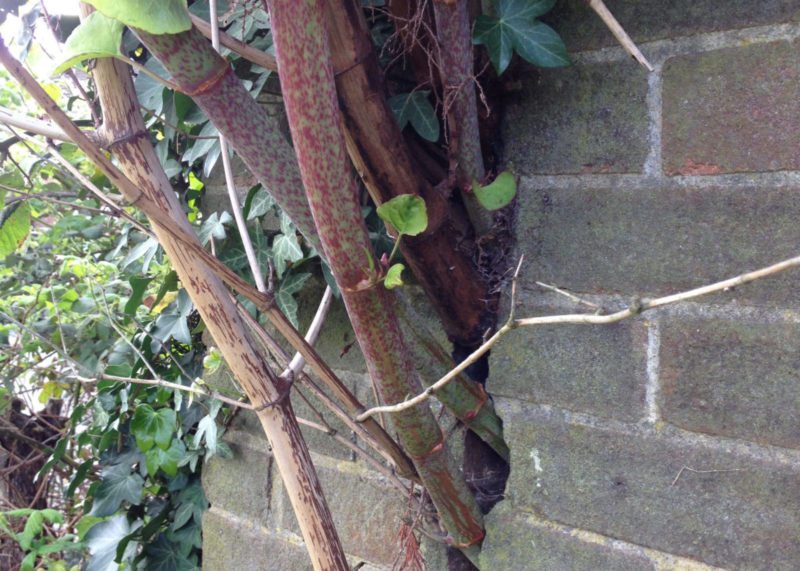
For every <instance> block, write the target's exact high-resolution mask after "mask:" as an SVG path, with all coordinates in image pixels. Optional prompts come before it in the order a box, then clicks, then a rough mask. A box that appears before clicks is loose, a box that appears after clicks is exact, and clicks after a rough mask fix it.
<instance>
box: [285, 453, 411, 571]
mask: <svg viewBox="0 0 800 571" xmlns="http://www.w3.org/2000/svg"><path fill="white" fill-rule="evenodd" d="M317 474H318V475H319V478H320V481H321V482H322V488H323V491H324V492H325V498H326V499H327V500H328V505H329V506H330V508H331V512H332V513H333V520H334V522H335V523H336V529H337V530H338V532H339V537H340V538H341V540H342V545H343V546H344V549H345V551H347V553H348V554H351V555H353V556H355V557H363V558H364V559H366V560H368V561H371V562H373V563H377V564H384V565H391V564H392V562H393V560H394V558H395V556H396V555H397V546H396V538H397V533H398V531H399V530H400V526H401V524H402V520H401V518H402V517H403V514H404V513H405V506H406V501H405V500H404V498H403V496H402V494H401V493H400V492H399V491H398V490H397V489H396V488H393V487H391V485H390V484H388V483H387V482H386V481H385V480H383V479H382V478H381V477H378V476H376V475H375V474H374V473H373V472H369V471H368V470H367V469H366V468H364V467H363V466H361V465H360V464H355V463H349V464H347V465H342V464H339V465H338V466H336V467H332V466H328V465H327V464H326V465H320V464H317ZM278 487H279V492H278V493H279V494H280V495H281V496H283V497H282V498H281V500H280V505H281V506H282V514H281V520H280V521H281V523H280V526H281V527H283V528H285V529H288V530H291V531H293V532H294V533H297V534H299V533H300V529H299V527H298V525H297V519H296V518H295V515H294V512H293V511H292V508H291V504H290V503H289V500H288V498H286V497H285V496H284V492H283V488H282V487H281V486H280V485H279V486H278Z"/></svg>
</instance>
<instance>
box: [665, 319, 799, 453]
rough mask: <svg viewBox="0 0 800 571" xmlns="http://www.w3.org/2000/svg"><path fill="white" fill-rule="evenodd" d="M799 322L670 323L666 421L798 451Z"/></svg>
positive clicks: (693, 428)
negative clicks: (762, 323) (760, 323)
mask: <svg viewBox="0 0 800 571" xmlns="http://www.w3.org/2000/svg"><path fill="white" fill-rule="evenodd" d="M798 368H800V331H798V328H797V325H796V324H780V323H771V324H766V325H759V324H751V323H741V322H734V321H722V320H718V321H701V320H691V321H674V322H673V321H667V322H666V323H665V324H664V326H663V328H662V333H661V375H660V376H661V381H662V390H661V396H662V400H663V402H662V404H661V408H662V414H663V417H664V420H666V421H667V422H670V423H673V424H675V425H677V426H680V427H682V428H686V429H688V430H692V431H695V432H703V433H707V434H715V435H720V436H729V437H733V438H743V439H747V440H750V441H753V442H761V443H764V444H774V445H777V446H785V447H790V448H800V426H799V425H798V422H797V419H798V418H800V399H798V396H797V395H798V381H797V371H798Z"/></svg>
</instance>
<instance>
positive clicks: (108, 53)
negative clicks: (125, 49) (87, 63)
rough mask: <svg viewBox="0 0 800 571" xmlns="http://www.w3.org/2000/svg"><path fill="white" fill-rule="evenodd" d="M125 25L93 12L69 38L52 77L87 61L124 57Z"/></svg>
mask: <svg viewBox="0 0 800 571" xmlns="http://www.w3.org/2000/svg"><path fill="white" fill-rule="evenodd" d="M123 31H125V25H124V24H123V23H122V22H118V21H117V20H113V19H111V18H109V17H107V16H105V15H104V14H102V13H100V12H92V13H91V14H89V17H88V18H86V20H84V21H83V22H82V23H81V24H80V25H79V26H78V27H77V28H75V29H74V30H73V31H72V33H71V34H70V35H69V38H67V41H66V42H65V43H64V49H63V51H62V52H61V54H60V55H61V57H60V58H59V59H58V63H57V64H56V67H55V69H53V73H52V75H58V74H60V73H63V72H64V71H66V70H68V69H69V68H71V67H72V66H73V65H75V64H77V63H80V62H82V61H84V60H87V59H95V58H103V57H123V54H122V51H120V45H121V44H122V32H123Z"/></svg>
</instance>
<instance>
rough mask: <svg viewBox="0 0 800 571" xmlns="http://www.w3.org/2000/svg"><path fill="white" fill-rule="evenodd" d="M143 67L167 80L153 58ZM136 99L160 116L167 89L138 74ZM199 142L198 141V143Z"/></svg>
mask: <svg viewBox="0 0 800 571" xmlns="http://www.w3.org/2000/svg"><path fill="white" fill-rule="evenodd" d="M144 66H145V67H146V68H147V69H148V70H150V71H152V72H153V73H154V74H156V75H157V76H158V77H161V78H164V79H168V78H169V72H167V70H166V69H164V66H162V65H161V63H160V62H159V61H158V60H157V59H156V58H154V57H151V58H150V59H149V60H147V63H146V64H144ZM134 87H135V88H136V97H137V99H139V103H140V104H141V105H142V107H144V108H145V109H149V110H151V111H153V113H156V114H160V113H161V112H162V111H163V110H164V91H165V90H166V89H167V88H166V87H164V84H163V83H161V82H160V81H156V80H155V79H153V78H152V77H150V76H149V75H148V74H146V73H140V74H139V75H138V76H137V77H136V81H135V82H134ZM198 142H200V141H198Z"/></svg>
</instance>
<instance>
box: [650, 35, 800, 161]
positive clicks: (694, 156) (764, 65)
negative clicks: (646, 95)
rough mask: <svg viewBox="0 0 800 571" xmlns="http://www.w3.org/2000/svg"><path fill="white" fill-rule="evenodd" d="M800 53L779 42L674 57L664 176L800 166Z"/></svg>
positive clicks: (666, 104)
mask: <svg viewBox="0 0 800 571" xmlns="http://www.w3.org/2000/svg"><path fill="white" fill-rule="evenodd" d="M798 49H800V43H798V42H793V43H790V42H774V43H771V44H765V45H755V46H747V47H741V48H730V49H723V50H717V51H712V52H708V53H702V54H696V55H688V56H682V57H675V58H672V59H669V60H668V61H667V62H666V63H665V64H664V92H663V109H664V112H663V128H664V134H663V145H664V169H665V171H666V172H667V174H717V173H727V172H753V171H775V170H790V169H798V168H800V58H798V57H797V52H798Z"/></svg>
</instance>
